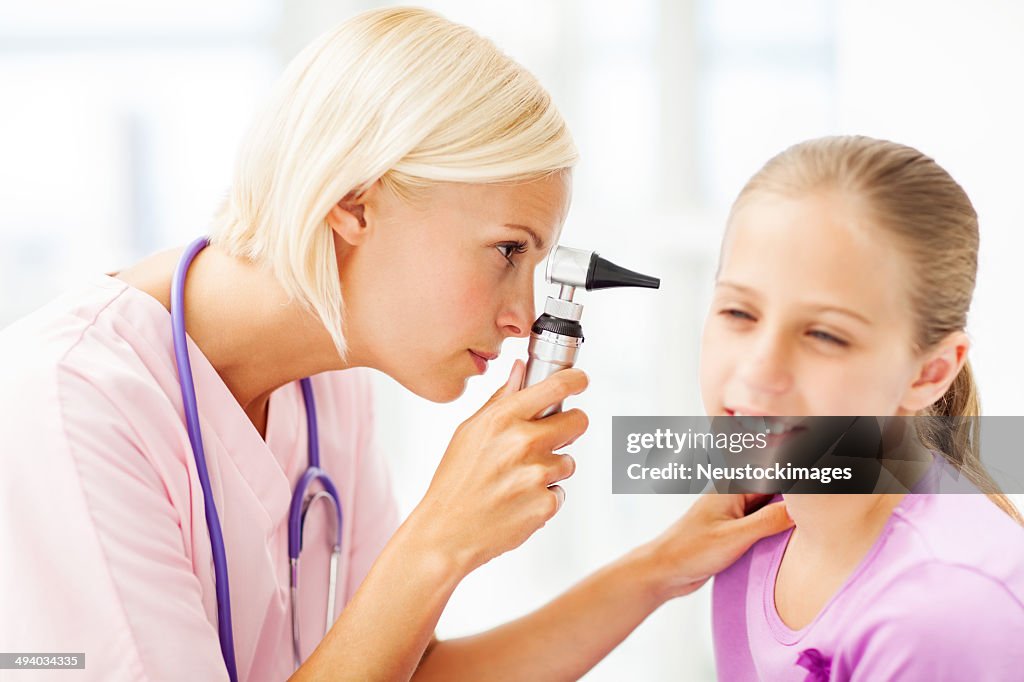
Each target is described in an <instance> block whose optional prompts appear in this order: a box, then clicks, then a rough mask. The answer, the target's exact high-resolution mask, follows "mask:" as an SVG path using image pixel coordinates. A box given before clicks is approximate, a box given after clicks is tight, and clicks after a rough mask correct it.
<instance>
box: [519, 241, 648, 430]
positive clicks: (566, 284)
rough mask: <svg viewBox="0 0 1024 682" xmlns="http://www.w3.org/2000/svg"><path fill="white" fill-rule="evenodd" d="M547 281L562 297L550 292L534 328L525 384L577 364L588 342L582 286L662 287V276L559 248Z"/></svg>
mask: <svg viewBox="0 0 1024 682" xmlns="http://www.w3.org/2000/svg"><path fill="white" fill-rule="evenodd" d="M544 275H545V279H547V281H548V282H551V283H552V284H558V285H561V288H560V289H559V292H558V298H554V297H552V296H548V299H547V302H546V303H545V304H544V314H543V315H541V316H540V317H538V318H537V321H536V322H534V323H533V328H532V329H531V330H530V350H529V353H530V359H529V360H528V361H527V363H526V375H525V376H524V377H523V387H524V388H525V387H526V386H532V385H533V384H536V383H537V382H539V381H542V380H544V379H546V378H547V377H549V376H551V375H552V374H554V373H555V372H557V371H559V370H563V369H568V368H569V367H572V366H573V365H574V364H576V356H577V354H578V353H579V350H580V346H581V345H582V344H583V326H582V325H581V324H580V317H581V316H582V315H583V306H582V305H580V304H579V303H574V302H573V300H572V297H573V294H575V293H576V288H577V287H583V288H585V289H586V290H587V291H593V290H594V289H610V288H612V287H643V288H646V289H657V288H659V287H660V286H661V280H660V279H658V278H657V277H651V276H650V275H642V274H640V273H639V272H633V271H632V270H627V269H626V268H624V267H621V266H618V265H616V264H615V263H612V262H611V261H607V260H605V259H604V258H601V257H600V256H599V255H598V254H597V252H596V251H585V250H583V249H572V248H569V247H568V246H558V247H556V248H555V250H554V251H552V252H551V255H550V256H548V264H547V269H546V271H545V273H544ZM561 411H562V403H560V402H559V403H557V404H555V405H551V406H550V407H547V408H545V409H544V410H543V411H541V412H539V413H538V414H537V418H541V417H546V416H548V415H549V414H554V413H556V412H561Z"/></svg>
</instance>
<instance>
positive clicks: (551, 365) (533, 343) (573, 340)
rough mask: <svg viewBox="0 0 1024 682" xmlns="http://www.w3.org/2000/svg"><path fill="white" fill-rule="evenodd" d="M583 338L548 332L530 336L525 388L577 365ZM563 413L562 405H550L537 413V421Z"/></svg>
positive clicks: (524, 377)
mask: <svg viewBox="0 0 1024 682" xmlns="http://www.w3.org/2000/svg"><path fill="white" fill-rule="evenodd" d="M582 342H583V337H573V336H565V335H562V334H554V333H552V332H548V331H541V332H539V333H538V332H537V331H534V332H532V333H531V334H530V349H529V356H530V357H529V360H527V361H526V374H525V375H524V376H523V386H522V388H526V387H527V386H533V385H534V384H536V383H539V382H541V381H544V380H545V379H547V378H548V377H549V376H551V375H552V374H554V373H555V372H559V371H561V370H563V369H568V368H569V367H572V366H573V365H575V364H576V357H577V355H578V354H579V348H580V344H581V343H582ZM561 411H562V403H561V402H558V403H556V404H554V405H549V406H548V407H546V408H544V409H543V410H541V411H540V412H538V413H537V415H536V417H535V418H536V419H540V418H542V417H547V416H548V415H551V414H555V413H556V412H561Z"/></svg>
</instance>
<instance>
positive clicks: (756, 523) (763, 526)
mask: <svg viewBox="0 0 1024 682" xmlns="http://www.w3.org/2000/svg"><path fill="white" fill-rule="evenodd" d="M739 525H740V526H741V528H742V529H743V534H744V536H745V537H744V540H746V541H747V542H748V543H749V544H753V543H755V542H757V541H758V540H760V539H761V538H765V537H768V536H769V535H775V534H776V533H781V532H782V531H784V530H786V529H787V528H789V527H791V526H792V525H793V519H791V518H789V512H787V511H786V503H785V501H783V502H772V503H771V504H766V505H765V506H763V507H761V508H760V509H758V510H757V511H756V512H754V513H752V514H748V515H747V516H744V517H743V518H742V519H739Z"/></svg>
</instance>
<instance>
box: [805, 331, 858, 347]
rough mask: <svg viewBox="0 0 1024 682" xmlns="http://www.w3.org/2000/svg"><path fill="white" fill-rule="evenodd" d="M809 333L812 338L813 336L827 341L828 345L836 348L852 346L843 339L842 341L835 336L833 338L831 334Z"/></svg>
mask: <svg viewBox="0 0 1024 682" xmlns="http://www.w3.org/2000/svg"><path fill="white" fill-rule="evenodd" d="M808 333H809V334H810V335H811V336H813V337H814V338H816V339H821V340H822V341H825V342H827V343H831V344H834V345H836V346H849V345H850V344H849V343H847V342H846V341H843V340H842V339H840V338H837V337H835V336H832V335H831V334H829V333H828V332H823V331H812V332H808Z"/></svg>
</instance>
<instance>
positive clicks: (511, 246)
mask: <svg viewBox="0 0 1024 682" xmlns="http://www.w3.org/2000/svg"><path fill="white" fill-rule="evenodd" d="M496 248H497V249H498V253H500V254H501V255H502V257H503V258H504V259H505V260H506V261H508V264H509V265H510V266H512V267H515V265H516V264H515V262H514V261H513V260H512V256H514V255H515V254H517V253H524V252H525V251H526V242H505V243H503V244H498V245H497V247H496Z"/></svg>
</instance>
